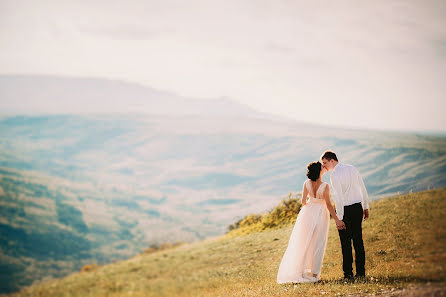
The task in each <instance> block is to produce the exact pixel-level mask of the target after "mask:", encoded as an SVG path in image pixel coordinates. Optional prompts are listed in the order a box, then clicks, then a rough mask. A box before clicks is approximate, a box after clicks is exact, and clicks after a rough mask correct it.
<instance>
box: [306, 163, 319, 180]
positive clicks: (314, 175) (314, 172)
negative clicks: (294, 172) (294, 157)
mask: <svg viewBox="0 0 446 297" xmlns="http://www.w3.org/2000/svg"><path fill="white" fill-rule="evenodd" d="M321 169H322V164H321V162H319V161H318V162H311V163H310V164H308V166H307V177H308V178H309V179H311V180H312V181H316V180H317V179H318V178H319V176H320V175H321Z"/></svg>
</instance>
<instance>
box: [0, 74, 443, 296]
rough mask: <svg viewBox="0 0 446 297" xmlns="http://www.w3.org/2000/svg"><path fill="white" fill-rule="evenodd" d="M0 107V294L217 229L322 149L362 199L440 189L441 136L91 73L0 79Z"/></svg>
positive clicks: (288, 187)
mask: <svg viewBox="0 0 446 297" xmlns="http://www.w3.org/2000/svg"><path fill="white" fill-rule="evenodd" d="M87 104H88V105H89V110H90V111H94V112H88V113H85V112H84V111H85V106H86V105H87ZM90 104H91V106H90ZM138 104H139V105H138ZM0 106H1V112H2V113H3V116H2V117H0V248H1V250H2V254H1V255H0V267H1V269H0V271H1V273H0V283H1V284H2V287H1V288H0V290H1V291H3V292H7V291H13V290H16V289H18V288H20V287H22V286H24V285H28V284H30V283H32V282H33V281H36V280H41V279H44V278H45V277H52V276H55V277H60V276H62V275H65V274H67V273H69V272H71V271H75V270H79V269H80V267H81V266H82V265H84V264H87V263H92V262H97V263H98V264H103V263H107V262H110V261H113V260H116V259H123V258H127V257H130V256H132V255H134V254H135V253H138V252H139V251H141V250H142V249H144V248H145V247H147V246H148V245H150V244H153V243H161V242H166V241H168V242H172V241H193V240H197V239H201V238H204V237H208V236H214V235H218V234H222V233H224V232H225V230H226V228H227V226H228V225H229V224H231V223H233V222H234V221H236V220H237V219H239V218H241V217H243V216H245V215H247V214H249V213H259V212H263V211H267V210H268V209H270V208H271V207H273V206H275V205H276V204H277V202H278V201H279V200H280V199H282V198H283V197H285V196H287V195H288V193H290V192H292V193H293V195H294V194H296V192H298V191H301V188H302V183H303V182H304V180H305V179H306V177H305V171H306V170H305V169H306V168H305V167H306V165H307V164H308V163H309V162H311V161H314V160H317V159H318V157H319V156H320V154H321V153H322V152H323V151H324V150H325V149H333V150H334V151H335V152H337V153H338V156H339V158H340V160H341V162H345V163H350V164H354V165H356V166H357V167H358V168H359V170H360V172H361V174H362V175H363V177H364V180H365V184H366V186H367V189H368V190H369V194H370V196H371V197H372V198H373V199H376V198H379V197H381V196H383V195H386V196H388V195H392V194H396V193H398V192H401V193H404V192H409V191H418V190H422V189H428V188H437V187H444V186H446V136H441V135H440V136H434V135H425V134H415V133H397V132H382V131H371V130H354V129H340V128H330V127H323V126H316V125H309V124H303V123H297V122H292V121H288V120H281V119H278V118H275V117H272V116H268V115H263V114H260V113H257V112H255V111H254V110H252V109H250V108H247V107H245V106H242V105H238V104H237V103H235V102H233V101H231V100H229V99H219V100H194V99H186V98H181V97H179V96H175V95H172V94H168V93H164V92H159V91H156V90H152V89H149V88H145V87H141V86H138V85H133V84H127V83H122V82H115V81H109V80H99V79H69V78H53V77H29V76H28V77H25V76H0ZM137 106H139V107H140V108H137ZM135 111H138V113H135ZM140 111H144V113H142V112H140ZM95 112H97V113H95ZM324 179H325V180H326V181H328V175H326V176H325V177H324Z"/></svg>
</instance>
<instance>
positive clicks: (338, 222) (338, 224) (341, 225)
mask: <svg viewBox="0 0 446 297" xmlns="http://www.w3.org/2000/svg"><path fill="white" fill-rule="evenodd" d="M336 227H337V228H338V230H343V229H345V223H344V222H343V221H341V220H336Z"/></svg>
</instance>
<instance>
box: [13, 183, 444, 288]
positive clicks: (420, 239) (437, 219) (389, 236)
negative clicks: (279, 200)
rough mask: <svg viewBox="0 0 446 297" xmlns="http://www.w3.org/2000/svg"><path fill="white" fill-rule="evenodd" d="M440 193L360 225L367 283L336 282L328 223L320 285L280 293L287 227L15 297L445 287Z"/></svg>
mask: <svg viewBox="0 0 446 297" xmlns="http://www.w3.org/2000/svg"><path fill="white" fill-rule="evenodd" d="M445 217H446V190H445V189H442V190H433V191H426V192H421V193H415V194H408V195H403V196H399V197H394V198H388V199H382V200H379V201H376V202H373V203H372V204H371V217H370V219H369V220H368V221H366V222H364V224H363V230H364V231H363V234H364V241H365V248H366V273H367V275H368V277H367V279H366V280H365V281H361V282H355V283H353V284H350V283H349V284H347V283H344V282H343V281H342V280H341V276H342V268H341V258H342V257H341V251H340V243H339V238H338V234H337V230H336V228H335V225H334V222H333V221H331V226H330V232H329V238H328V245H327V252H326V254H325V258H324V264H323V269H322V280H321V281H320V282H318V283H315V284H299V285H297V286H296V287H294V286H293V285H290V284H289V285H279V284H277V283H276V273H277V269H278V266H279V263H280V260H281V258H282V255H283V253H284V251H285V248H286V246H287V243H288V238H289V236H290V233H291V229H292V225H287V226H286V227H283V228H279V229H267V230H264V231H261V232H252V233H249V234H246V235H240V236H228V235H226V236H222V237H219V238H211V239H208V240H204V241H202V242H197V243H193V244H187V245H181V246H179V247H176V248H174V249H167V250H161V251H158V252H155V253H151V254H144V253H143V254H141V255H137V256H135V257H133V258H131V259H129V260H126V261H122V262H116V263H113V264H109V265H105V266H101V267H99V268H97V269H95V270H93V271H90V272H88V273H75V274H72V275H69V276H67V277H65V278H63V279H60V280H54V281H50V282H46V283H42V284H40V285H36V286H33V287H30V288H26V289H24V290H22V291H21V292H19V293H16V294H13V296H15V297H19V296H20V297H21V296H58V297H59V296H65V297H74V296H79V297H81V296H82V297H87V296H95V297H101V296H104V297H105V296H107V297H115V296H129V297H130V296H131V297H140V296H320V295H324V296H347V295H361V296H364V295H368V294H375V293H382V292H386V291H390V290H392V288H404V287H409V286H423V285H425V284H426V283H428V282H431V283H437V284H444V283H445V276H446V275H445V274H446V273H445V263H446V224H445V221H444V220H445Z"/></svg>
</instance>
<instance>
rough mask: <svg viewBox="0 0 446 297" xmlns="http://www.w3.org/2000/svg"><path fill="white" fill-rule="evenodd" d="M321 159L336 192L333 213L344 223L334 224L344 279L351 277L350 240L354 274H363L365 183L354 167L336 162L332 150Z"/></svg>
mask: <svg viewBox="0 0 446 297" xmlns="http://www.w3.org/2000/svg"><path fill="white" fill-rule="evenodd" d="M321 161H322V165H323V166H324V168H325V169H326V170H327V171H331V172H332V173H331V176H330V182H331V186H332V187H333V190H334V192H335V203H336V215H337V216H338V218H339V219H340V220H341V221H343V222H344V225H339V226H337V227H338V232H339V237H340V239H341V247H342V258H343V264H342V269H343V271H344V278H346V279H352V278H353V268H352V265H353V256H352V240H353V246H354V248H355V263H356V277H365V267H364V265H365V252H364V243H363V241H362V219H363V218H364V220H366V219H367V218H368V217H369V201H368V195H367V190H366V188H365V186H364V182H363V181H362V178H361V176H360V174H359V172H358V170H357V169H356V168H355V167H353V166H352V165H346V164H342V163H339V162H338V158H337V157H336V154H335V153H333V152H331V151H326V152H325V153H324V154H323V155H322V157H321Z"/></svg>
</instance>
